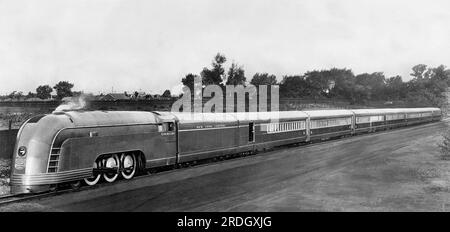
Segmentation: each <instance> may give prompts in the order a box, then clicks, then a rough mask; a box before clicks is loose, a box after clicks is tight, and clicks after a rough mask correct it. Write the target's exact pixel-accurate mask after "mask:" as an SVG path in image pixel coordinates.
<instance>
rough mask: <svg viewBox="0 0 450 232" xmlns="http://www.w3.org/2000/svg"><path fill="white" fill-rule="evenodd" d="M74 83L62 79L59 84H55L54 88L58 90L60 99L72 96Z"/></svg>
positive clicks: (57, 93)
mask: <svg viewBox="0 0 450 232" xmlns="http://www.w3.org/2000/svg"><path fill="white" fill-rule="evenodd" d="M73 86H74V85H73V84H72V83H69V82H68V81H60V82H58V84H56V85H55V86H53V88H54V89H55V90H56V95H57V98H58V99H59V100H61V99H63V98H65V97H72V96H73V93H72V88H73Z"/></svg>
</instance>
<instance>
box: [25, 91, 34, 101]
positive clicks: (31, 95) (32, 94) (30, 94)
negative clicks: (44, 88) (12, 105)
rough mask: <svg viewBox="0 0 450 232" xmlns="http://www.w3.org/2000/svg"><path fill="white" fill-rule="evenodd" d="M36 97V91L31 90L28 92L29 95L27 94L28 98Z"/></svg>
mask: <svg viewBox="0 0 450 232" xmlns="http://www.w3.org/2000/svg"><path fill="white" fill-rule="evenodd" d="M34 97H36V94H35V93H32V92H31V91H29V92H28V94H27V96H26V98H27V99H28V98H34Z"/></svg>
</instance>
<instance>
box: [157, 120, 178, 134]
mask: <svg viewBox="0 0 450 232" xmlns="http://www.w3.org/2000/svg"><path fill="white" fill-rule="evenodd" d="M167 131H175V124H174V123H173V122H165V123H162V124H159V125H158V132H167Z"/></svg>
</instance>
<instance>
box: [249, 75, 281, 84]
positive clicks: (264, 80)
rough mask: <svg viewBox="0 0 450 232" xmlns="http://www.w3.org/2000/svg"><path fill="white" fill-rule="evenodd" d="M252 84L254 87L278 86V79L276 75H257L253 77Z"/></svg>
mask: <svg viewBox="0 0 450 232" xmlns="http://www.w3.org/2000/svg"><path fill="white" fill-rule="evenodd" d="M250 84H252V85H254V86H260V85H276V84H277V78H276V77H275V75H269V74H268V73H256V74H255V75H253V78H252V80H251V81H250Z"/></svg>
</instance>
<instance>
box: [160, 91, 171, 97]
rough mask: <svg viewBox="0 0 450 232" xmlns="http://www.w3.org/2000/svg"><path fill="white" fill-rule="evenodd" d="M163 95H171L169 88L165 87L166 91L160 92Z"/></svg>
mask: <svg viewBox="0 0 450 232" xmlns="http://www.w3.org/2000/svg"><path fill="white" fill-rule="evenodd" d="M162 96H163V97H171V96H172V94H171V93H170V90H168V89H166V91H164V93H163V94H162Z"/></svg>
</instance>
